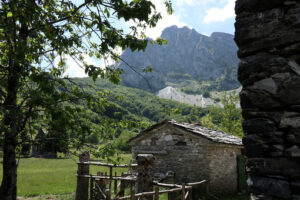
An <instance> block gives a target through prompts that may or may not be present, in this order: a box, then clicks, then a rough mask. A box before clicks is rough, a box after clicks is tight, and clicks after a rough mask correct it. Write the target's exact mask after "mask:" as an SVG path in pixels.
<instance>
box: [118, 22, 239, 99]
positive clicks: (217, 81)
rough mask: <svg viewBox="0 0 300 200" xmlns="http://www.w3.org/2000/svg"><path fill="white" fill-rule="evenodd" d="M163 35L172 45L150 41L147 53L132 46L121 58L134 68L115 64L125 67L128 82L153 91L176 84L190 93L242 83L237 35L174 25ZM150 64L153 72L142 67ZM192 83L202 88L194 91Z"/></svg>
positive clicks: (223, 88)
mask: <svg viewBox="0 0 300 200" xmlns="http://www.w3.org/2000/svg"><path fill="white" fill-rule="evenodd" d="M161 38H165V39H167V40H168V44H167V45H163V46H159V45H156V44H155V45H151V44H149V45H148V46H147V48H146V50H145V51H144V52H142V51H140V52H138V51H135V52H131V51H130V50H129V49H127V50H125V51H124V52H123V54H122V55H121V58H122V59H123V60H125V61H126V62H127V63H129V64H130V65H131V67H128V66H127V65H126V64H124V63H123V62H120V63H117V64H115V67H119V68H122V69H124V74H123V75H122V80H123V84H124V85H126V86H129V87H135V88H140V89H143V90H147V91H151V92H157V91H159V90H161V89H163V88H165V87H167V86H172V87H175V88H180V89H182V91H183V92H185V93H190V94H193V93H195V94H200V93H202V94H203V93H204V92H203V89H205V87H206V89H205V90H209V91H211V90H230V89H234V88H236V87H238V86H239V83H238V81H237V78H236V70H237V66H238V62H239V60H238V58H237V56H236V52H237V46H236V45H235V42H234V40H233V35H231V34H227V33H219V32H218V33H213V34H212V35H211V36H210V37H208V36H205V35H202V34H200V33H198V32H196V31H195V30H194V29H190V28H188V27H183V28H178V27H177V26H171V27H169V28H166V29H165V30H164V31H163V32H162V35H161ZM147 66H151V67H152V68H153V72H151V73H144V72H143V71H142V68H146V67H147ZM131 68H134V70H135V71H138V72H139V73H140V74H141V75H142V76H139V75H138V74H137V73H136V72H134V71H133V70H132V69H131ZM207 83H209V84H207ZM201 85H202V86H201ZM191 86H192V87H196V86H197V87H199V88H198V89H197V88H195V89H193V90H191ZM203 86H205V87H203ZM207 86H209V87H207Z"/></svg>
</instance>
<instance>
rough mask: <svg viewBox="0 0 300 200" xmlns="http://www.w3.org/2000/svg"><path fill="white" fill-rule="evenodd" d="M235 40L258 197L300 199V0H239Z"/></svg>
mask: <svg viewBox="0 0 300 200" xmlns="http://www.w3.org/2000/svg"><path fill="white" fill-rule="evenodd" d="M235 11H236V14H237V17H236V24H235V27H236V33H235V41H236V43H237V45H238V47H239V51H238V56H239V58H240V59H241V61H240V64H239V69H238V78H239V81H240V82H241V83H242V85H243V90H242V91H241V93H240V98H241V107H242V109H243V117H244V119H245V120H244V122H243V128H244V131H245V133H246V136H245V137H244V138H243V143H244V146H245V154H246V156H247V157H248V164H247V165H248V170H249V173H250V178H249V182H248V183H249V186H250V190H251V192H252V197H253V199H300V148H299V146H300V66H299V64H300V1H292V0H237V1H236V8H235Z"/></svg>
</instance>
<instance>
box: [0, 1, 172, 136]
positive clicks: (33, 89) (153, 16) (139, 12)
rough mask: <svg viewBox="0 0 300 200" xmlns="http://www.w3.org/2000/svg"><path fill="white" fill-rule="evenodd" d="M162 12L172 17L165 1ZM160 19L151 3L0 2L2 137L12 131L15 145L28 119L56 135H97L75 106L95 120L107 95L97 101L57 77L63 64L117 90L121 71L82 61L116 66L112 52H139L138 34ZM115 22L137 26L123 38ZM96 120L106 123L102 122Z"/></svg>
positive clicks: (141, 45) (104, 121) (142, 38)
mask: <svg viewBox="0 0 300 200" xmlns="http://www.w3.org/2000/svg"><path fill="white" fill-rule="evenodd" d="M165 5H166V8H167V10H168V12H169V13H171V12H172V7H171V2H170V1H165ZM159 19H161V14H160V13H157V12H156V11H155V6H154V4H153V3H152V2H151V1H149V0H132V1H126V0H84V1H83V0H82V1H71V0H51V1H50V0H35V1H28V0H19V1H14V0H9V1H8V0H7V1H1V3H0V119H1V133H0V134H1V135H2V136H3V135H4V133H5V132H10V131H12V132H13V133H12V135H13V136H14V137H18V138H19V137H20V135H21V133H22V132H24V131H25V130H26V129H28V128H29V127H28V121H34V120H35V122H36V123H37V124H38V123H45V125H46V126H48V127H50V128H51V129H52V130H53V131H56V132H58V133H65V132H67V131H69V132H70V133H69V134H75V133H80V134H81V135H82V138H84V136H85V135H84V134H86V133H87V132H91V131H94V132H95V131H99V130H92V129H93V127H91V124H90V123H89V120H88V118H87V120H82V118H80V117H79V116H85V114H84V113H85V112H86V108H85V106H77V105H78V104H80V105H86V106H88V108H89V109H91V110H93V111H95V112H98V113H101V112H103V111H104V110H105V106H106V105H107V99H106V98H105V97H106V95H107V93H106V92H103V91H99V90H98V89H97V88H94V90H96V91H97V95H91V94H90V93H87V92H85V90H84V89H83V88H81V87H80V86H79V85H77V84H76V83H74V82H73V81H72V79H70V78H68V77H63V75H64V72H65V70H66V57H67V56H70V57H71V58H72V59H74V61H75V62H77V63H78V65H79V66H80V67H81V68H83V69H84V70H85V72H86V73H87V74H88V75H89V76H90V77H92V78H93V80H94V81H95V80H96V78H97V77H101V78H107V79H109V80H110V81H111V82H113V83H119V82H120V81H121V79H120V75H121V74H122V70H121V69H116V68H111V67H110V66H105V67H99V66H95V65H91V64H87V63H86V62H85V60H84V57H85V56H86V55H88V56H91V57H95V58H98V59H105V58H106V57H107V56H111V57H112V58H113V59H115V60H118V55H117V54H116V53H114V49H115V48H122V49H126V48H130V49H131V50H144V49H145V48H146V46H147V43H148V40H147V39H146V37H145V34H144V33H143V32H139V31H137V30H140V28H142V30H143V28H146V27H153V26H155V25H156V23H157V22H158V20H159ZM118 20H124V21H129V20H132V21H134V22H136V26H132V27H130V29H129V30H130V31H129V32H127V33H126V32H125V31H124V30H123V29H122V28H118V27H116V26H115V22H116V21H118ZM157 42H158V43H162V42H163V40H162V39H157ZM55 59H57V60H59V61H58V62H56V61H55ZM83 100H86V101H83ZM64 102H70V103H71V104H72V105H70V104H65V103H64ZM100 121H101V122H100V123H101V124H104V125H108V124H110V122H108V120H107V119H106V118H101V120H100ZM66 127H69V129H68V130H65V129H66ZM100 131H101V129H100ZM79 138H81V137H79Z"/></svg>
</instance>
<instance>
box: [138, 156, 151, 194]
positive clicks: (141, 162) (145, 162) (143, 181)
mask: <svg viewBox="0 0 300 200" xmlns="http://www.w3.org/2000/svg"><path fill="white" fill-rule="evenodd" d="M136 161H137V164H138V166H137V172H138V175H137V180H136V184H135V192H136V193H141V192H152V191H153V174H154V172H153V170H154V157H153V155H152V154H138V155H137V157H136ZM143 199H147V200H152V199H153V197H152V196H148V197H144V198H143Z"/></svg>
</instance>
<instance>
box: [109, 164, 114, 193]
mask: <svg viewBox="0 0 300 200" xmlns="http://www.w3.org/2000/svg"><path fill="white" fill-rule="evenodd" d="M112 170H113V168H112V167H109V178H110V182H109V189H110V190H111V184H112V180H113V179H112V177H113V171H112Z"/></svg>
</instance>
